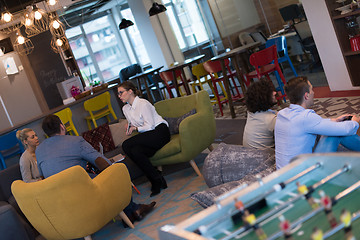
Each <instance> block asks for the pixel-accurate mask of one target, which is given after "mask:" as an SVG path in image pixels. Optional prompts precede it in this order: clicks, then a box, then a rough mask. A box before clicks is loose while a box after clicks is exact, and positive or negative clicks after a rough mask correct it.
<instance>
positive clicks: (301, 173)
mask: <svg viewBox="0 0 360 240" xmlns="http://www.w3.org/2000/svg"><path fill="white" fill-rule="evenodd" d="M321 166H322V163H320V162H317V163H316V164H314V165H312V166H310V167H308V168H307V169H305V170H304V171H302V172H300V173H298V174H297V175H295V176H293V177H292V178H289V179H288V180H286V181H284V182H281V183H278V184H276V185H275V186H274V187H273V188H271V189H270V190H269V191H267V192H265V193H264V194H262V195H261V196H259V197H257V198H256V201H259V199H260V200H261V199H263V198H265V197H267V196H268V195H270V194H271V193H273V192H278V191H280V190H281V189H284V188H285V187H286V185H288V184H290V183H291V182H294V181H295V180H297V179H299V178H301V177H303V176H305V175H306V174H308V173H310V172H312V171H314V170H315V169H317V168H319V167H321ZM245 187H247V184H243V185H241V186H239V187H238V188H236V189H234V190H231V191H230V192H228V193H226V194H223V195H221V196H219V197H217V198H216V199H215V201H214V202H215V203H216V205H217V207H218V208H219V209H220V208H221V204H220V202H221V201H222V200H224V199H225V198H228V197H230V196H231V195H233V194H235V193H237V192H239V191H240V190H242V189H244V188H245ZM256 201H255V200H252V201H251V202H248V203H246V205H245V208H248V207H249V206H251V205H252V204H254V203H256ZM238 212H239V211H238V210H234V211H231V212H230V213H229V214H226V215H224V216H222V217H221V218H219V219H217V220H215V221H213V222H211V223H209V224H208V225H205V226H203V228H204V229H209V228H211V227H213V226H216V225H217V224H218V223H220V222H222V221H223V220H225V219H227V218H228V217H229V216H232V215H234V214H236V213H238Z"/></svg>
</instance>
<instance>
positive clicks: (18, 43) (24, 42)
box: [13, 30, 34, 56]
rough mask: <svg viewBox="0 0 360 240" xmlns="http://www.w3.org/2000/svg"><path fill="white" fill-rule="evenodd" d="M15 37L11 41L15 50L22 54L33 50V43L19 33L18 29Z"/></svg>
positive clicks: (27, 53)
mask: <svg viewBox="0 0 360 240" xmlns="http://www.w3.org/2000/svg"><path fill="white" fill-rule="evenodd" d="M16 35H17V37H16V40H15V42H14V43H13V46H14V49H15V51H16V52H17V53H18V54H19V55H22V56H25V55H29V54H30V53H31V52H32V51H33V50H34V45H33V43H32V42H31V40H30V39H28V38H26V37H24V36H22V35H21V33H20V30H18V32H17V33H16Z"/></svg>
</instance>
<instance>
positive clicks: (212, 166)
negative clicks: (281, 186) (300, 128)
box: [190, 143, 276, 208]
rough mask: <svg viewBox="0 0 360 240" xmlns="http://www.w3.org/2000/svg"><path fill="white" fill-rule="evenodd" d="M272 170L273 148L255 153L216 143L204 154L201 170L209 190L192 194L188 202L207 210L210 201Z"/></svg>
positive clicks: (239, 146)
mask: <svg viewBox="0 0 360 240" xmlns="http://www.w3.org/2000/svg"><path fill="white" fill-rule="evenodd" d="M275 170H276V165H275V154H274V149H264V150H258V149H253V148H249V147H244V146H241V145H229V144H225V143H220V144H219V146H217V147H216V148H215V149H214V150H213V151H212V152H210V153H209V154H208V156H207V157H206V159H205V161H204V165H203V168H202V172H203V176H204V180H205V182H206V184H207V186H208V187H209V189H207V190H204V191H201V192H195V193H192V194H191V195H190V197H191V199H193V200H194V201H196V202H198V203H199V204H200V205H201V206H202V207H204V208H207V207H209V206H211V205H213V204H214V199H215V198H216V197H218V196H220V195H222V194H224V193H226V192H228V191H230V190H232V189H234V188H236V187H240V186H241V185H244V184H247V185H249V184H250V183H252V182H254V181H257V179H258V178H263V177H265V176H267V175H269V174H271V173H272V172H274V171H275Z"/></svg>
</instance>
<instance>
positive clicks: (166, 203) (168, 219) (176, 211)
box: [92, 97, 360, 240]
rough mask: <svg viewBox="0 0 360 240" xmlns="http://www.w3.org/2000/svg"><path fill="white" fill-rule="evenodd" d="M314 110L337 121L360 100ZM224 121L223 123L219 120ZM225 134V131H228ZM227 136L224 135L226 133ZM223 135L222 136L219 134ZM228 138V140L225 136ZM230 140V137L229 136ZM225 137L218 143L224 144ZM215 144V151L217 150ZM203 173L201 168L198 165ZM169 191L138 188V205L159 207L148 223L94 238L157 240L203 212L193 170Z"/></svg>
mask: <svg viewBox="0 0 360 240" xmlns="http://www.w3.org/2000/svg"><path fill="white" fill-rule="evenodd" d="M287 106H288V103H285V104H283V105H282V106H275V110H280V109H282V108H284V107H287ZM313 109H314V110H315V111H316V112H317V113H318V114H319V115H321V116H322V117H329V118H332V117H336V116H339V115H341V114H346V113H349V114H358V113H359V110H360V97H347V98H344V97H342V98H319V99H315V103H314V106H313ZM235 112H236V119H238V120H237V121H243V120H242V119H246V107H245V105H244V104H243V103H241V102H236V103H235ZM214 113H215V116H216V118H218V119H224V120H225V119H226V120H225V121H229V120H230V119H231V116H230V111H229V108H228V106H226V105H225V106H224V116H223V117H221V116H220V111H219V109H218V108H217V106H214ZM220 121H221V120H220ZM225 132H226V131H225ZM224 134H225V133H224ZM220 135H221V134H220ZM220 137H221V136H220ZM225 137H226V136H225ZM230 137H231V136H230ZM223 138H224V136H223V137H222V138H221V139H220V138H219V141H215V142H216V143H218V142H223V141H224V139H223ZM216 145H217V144H215V146H214V147H216ZM207 153H208V150H206V151H204V152H203V153H202V154H200V156H199V158H200V159H202V160H203V159H205V157H206V156H207ZM198 166H199V168H200V170H201V167H202V164H199V165H198ZM165 179H166V181H167V183H168V188H167V189H165V190H163V191H162V192H161V194H159V195H158V196H155V197H153V198H150V197H149V195H150V184H149V183H148V182H146V183H144V184H140V185H137V188H138V189H139V190H140V192H141V195H138V194H137V193H136V192H135V191H133V200H134V201H135V202H137V203H150V202H151V201H156V202H157V204H156V207H155V209H154V211H152V212H151V213H150V214H149V215H148V216H146V218H145V219H143V220H142V221H140V222H136V223H135V229H129V228H124V227H123V225H122V223H121V221H115V222H110V223H108V224H107V225H106V226H105V227H104V228H102V229H101V230H100V231H98V232H96V233H95V234H94V235H92V237H93V239H95V240H110V239H114V240H117V239H126V240H140V239H142V240H156V239H159V237H158V231H159V229H160V228H161V227H162V226H164V225H166V224H176V223H179V222H181V221H183V220H185V219H187V218H188V217H190V216H192V215H193V214H195V213H198V212H200V211H201V210H202V207H200V205H199V204H198V203H196V202H194V201H193V200H191V199H190V197H189V195H190V193H192V192H198V191H202V190H205V189H207V186H206V184H205V182H204V180H203V178H201V177H198V176H197V175H196V173H195V172H194V170H193V169H192V168H191V167H189V168H185V169H182V170H181V171H178V172H175V173H173V174H170V175H168V176H165Z"/></svg>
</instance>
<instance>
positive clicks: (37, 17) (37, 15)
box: [34, 10, 42, 20]
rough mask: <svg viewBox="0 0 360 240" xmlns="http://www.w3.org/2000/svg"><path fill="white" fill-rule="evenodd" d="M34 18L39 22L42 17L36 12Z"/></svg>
mask: <svg viewBox="0 0 360 240" xmlns="http://www.w3.org/2000/svg"><path fill="white" fill-rule="evenodd" d="M34 17H35V19H36V20H40V19H41V18H42V15H41V13H40V12H39V11H38V10H37V11H36V12H35V13H34Z"/></svg>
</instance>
